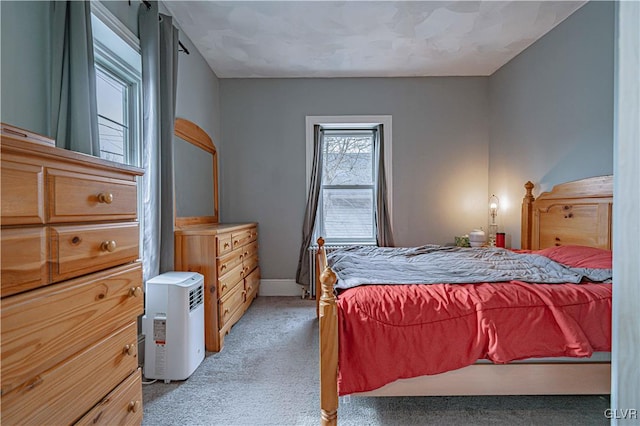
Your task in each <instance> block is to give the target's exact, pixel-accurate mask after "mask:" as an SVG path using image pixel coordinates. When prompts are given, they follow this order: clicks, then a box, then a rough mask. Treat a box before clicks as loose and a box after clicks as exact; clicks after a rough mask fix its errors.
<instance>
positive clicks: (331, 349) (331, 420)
mask: <svg viewBox="0 0 640 426" xmlns="http://www.w3.org/2000/svg"><path fill="white" fill-rule="evenodd" d="M318 246H319V248H318V264H319V266H320V269H321V270H322V273H321V274H320V284H321V288H322V293H321V297H320V318H319V327H320V333H319V334H320V412H321V416H322V422H321V424H322V425H323V426H327V425H336V424H337V422H338V309H337V306H336V297H335V294H334V293H333V285H334V284H335V283H336V281H337V279H338V278H337V277H336V274H335V273H334V272H333V271H332V270H331V268H330V267H329V266H328V265H327V255H326V252H325V249H324V240H323V239H322V238H319V239H318Z"/></svg>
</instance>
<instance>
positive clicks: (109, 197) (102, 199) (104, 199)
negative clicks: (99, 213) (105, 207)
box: [98, 192, 113, 204]
mask: <svg viewBox="0 0 640 426" xmlns="http://www.w3.org/2000/svg"><path fill="white" fill-rule="evenodd" d="M98 202H99V203H104V204H111V203H113V194H112V193H110V192H101V193H99V194H98Z"/></svg>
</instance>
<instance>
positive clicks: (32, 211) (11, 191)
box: [0, 161, 44, 225]
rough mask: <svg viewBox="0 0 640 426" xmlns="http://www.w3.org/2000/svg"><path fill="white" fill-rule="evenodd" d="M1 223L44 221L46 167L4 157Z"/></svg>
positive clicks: (0, 206) (19, 223)
mask: <svg viewBox="0 0 640 426" xmlns="http://www.w3.org/2000/svg"><path fill="white" fill-rule="evenodd" d="M0 185H1V188H2V203H0V211H1V212H2V213H1V214H2V225H26V224H38V223H44V207H43V206H44V168H43V167H42V166H36V165H31V164H23V163H14V162H12V161H2V171H1V172H0Z"/></svg>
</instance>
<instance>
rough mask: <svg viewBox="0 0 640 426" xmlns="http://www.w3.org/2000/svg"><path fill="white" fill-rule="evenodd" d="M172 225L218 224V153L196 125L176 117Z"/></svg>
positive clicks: (205, 134)
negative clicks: (174, 214)
mask: <svg viewBox="0 0 640 426" xmlns="http://www.w3.org/2000/svg"><path fill="white" fill-rule="evenodd" d="M174 135H175V136H174V140H173V148H174V153H173V155H174V157H173V162H174V173H175V212H176V219H175V225H176V227H178V226H184V225H194V224H201V223H218V217H219V215H218V154H217V150H216V147H215V145H214V144H213V140H211V138H210V137H209V135H208V134H207V133H206V132H205V131H204V130H202V129H201V128H200V127H198V125H197V124H195V123H193V122H191V121H189V120H185V119H183V118H177V119H176V122H175V127H174Z"/></svg>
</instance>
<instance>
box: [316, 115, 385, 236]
mask: <svg viewBox="0 0 640 426" xmlns="http://www.w3.org/2000/svg"><path fill="white" fill-rule="evenodd" d="M323 131H324V136H327V135H331V136H336V135H337V136H343V137H345V136H348V135H349V134H352V135H353V134H357V133H358V132H360V133H362V134H364V135H366V136H370V137H371V154H372V158H371V163H372V164H371V183H370V184H349V185H344V184H325V183H322V182H321V183H320V195H319V198H318V212H317V216H316V226H315V227H314V228H315V233H314V234H315V238H318V237H319V236H322V237H323V238H324V239H325V241H327V243H328V244H340V245H349V244H375V243H376V222H375V198H376V182H375V180H376V176H377V173H378V167H377V162H376V159H375V156H374V153H375V152H376V134H375V130H374V129H351V128H344V129H337V128H336V129H326V128H324V129H323ZM367 133H368V134H367ZM323 140H324V137H323ZM324 164H326V162H324V161H323V165H324ZM332 189H338V190H340V189H344V190H350V189H351V190H362V191H371V193H372V207H373V208H372V209H371V212H370V213H371V223H372V225H373V228H372V234H371V235H370V236H369V237H368V238H331V237H329V236H328V235H327V231H326V227H325V219H326V216H325V214H324V212H325V210H324V195H325V190H332Z"/></svg>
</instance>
